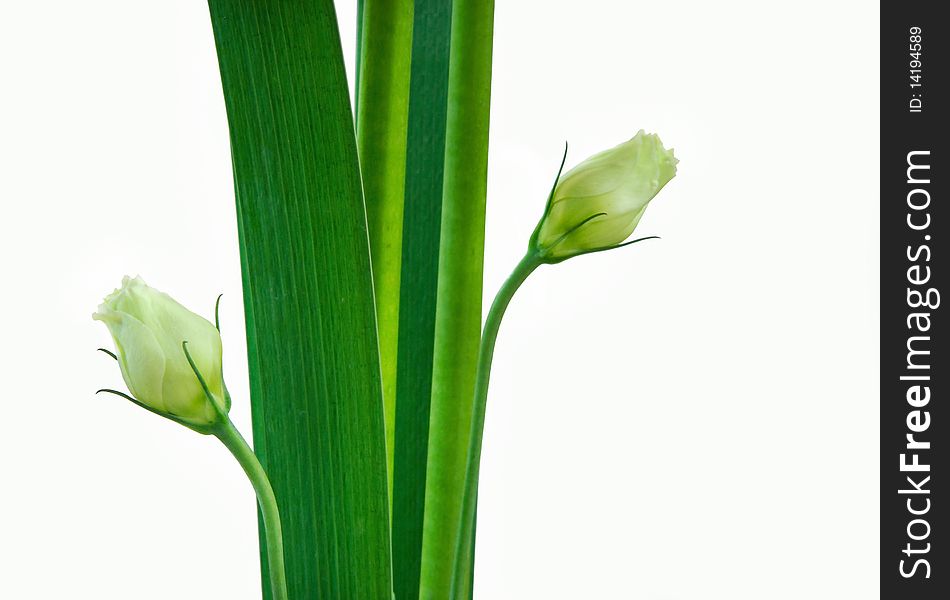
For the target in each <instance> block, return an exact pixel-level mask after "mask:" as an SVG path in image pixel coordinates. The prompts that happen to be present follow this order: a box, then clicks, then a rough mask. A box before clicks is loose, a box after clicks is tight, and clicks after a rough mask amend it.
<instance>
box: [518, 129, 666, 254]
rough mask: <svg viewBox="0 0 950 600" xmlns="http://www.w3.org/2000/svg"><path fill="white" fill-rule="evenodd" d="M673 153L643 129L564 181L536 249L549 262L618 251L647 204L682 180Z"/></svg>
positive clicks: (558, 186) (547, 213) (558, 185)
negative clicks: (666, 188) (598, 252)
mask: <svg viewBox="0 0 950 600" xmlns="http://www.w3.org/2000/svg"><path fill="white" fill-rule="evenodd" d="M677 162H679V161H677V160H676V158H674V156H673V151H672V150H666V149H665V148H664V147H663V143H662V142H660V138H659V137H657V135H656V134H646V133H644V132H643V130H642V129H641V130H640V131H639V132H638V133H637V135H635V136H634V137H633V139H631V140H629V141H627V142H624V143H623V144H620V145H619V146H617V147H615V148H612V149H610V150H607V151H604V152H601V153H600V154H595V155H594V156H592V157H590V158H588V159H587V160H585V161H584V162H582V163H581V164H579V165H577V166H576V167H574V168H573V169H571V170H570V171H568V172H567V173H566V174H564V175H563V176H562V177H559V179H558V181H557V183H556V184H555V187H554V190H553V191H552V193H551V196H550V198H549V199H548V205H547V208H546V209H545V212H544V216H543V217H541V222H540V223H538V226H537V228H536V229H535V231H534V234H533V235H532V236H531V247H532V248H533V249H534V250H535V251H536V252H537V253H538V256H539V258H541V259H542V260H544V261H545V262H552V263H554V262H560V261H562V260H565V259H568V258H570V257H572V256H577V255H579V254H585V253H588V252H597V251H599V250H607V249H610V248H615V247H617V246H619V245H621V244H622V243H623V241H624V240H626V239H627V238H628V237H629V236H630V234H631V233H633V230H634V229H635V228H636V227H637V223H639V222H640V217H642V216H643V212H644V211H645V210H646V207H647V204H649V203H650V200H652V199H653V197H654V196H656V194H657V193H658V192H659V191H660V190H661V189H663V186H664V185H666V184H667V183H668V182H669V181H670V180H671V179H673V176H674V175H676V163H677Z"/></svg>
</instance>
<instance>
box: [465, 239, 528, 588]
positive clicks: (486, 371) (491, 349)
mask: <svg viewBox="0 0 950 600" xmlns="http://www.w3.org/2000/svg"><path fill="white" fill-rule="evenodd" d="M539 265H541V260H540V259H539V258H538V256H537V254H535V253H533V252H528V254H527V255H525V257H524V258H522V259H521V262H519V263H518V266H516V267H515V269H514V271H512V272H511V275H509V276H508V279H506V280H505V283H503V284H502V286H501V289H499V290H498V294H497V295H496V296H495V301H494V302H492V305H491V309H489V311H488V317H487V318H486V319H485V327H484V328H483V329H482V341H481V345H480V346H479V349H478V368H477V370H476V372H475V397H474V401H473V406H472V432H471V436H470V437H469V442H468V460H467V463H466V467H465V488H464V493H463V496H462V520H461V522H460V523H459V536H458V544H457V545H456V548H455V568H454V572H455V573H454V575H453V577H452V598H453V599H459V598H464V597H468V594H469V586H468V584H466V582H465V579H466V571H467V569H468V567H469V565H468V564H466V560H465V559H464V557H466V556H468V553H469V551H472V547H471V546H472V539H473V537H474V535H475V504H476V499H477V497H478V472H479V463H480V462H481V456H482V435H483V434H484V432H485V407H486V405H487V403H488V381H489V378H490V377H491V362H492V356H493V355H494V353H495V340H496V339H498V329H499V327H500V326H501V319H502V317H504V315H505V309H507V308H508V304H509V303H510V302H511V298H512V297H513V296H514V295H515V292H516V291H518V288H520V287H521V284H522V283H524V280H525V279H527V278H528V275H530V274H531V273H532V272H534V270H535V269H537V268H538V266H539Z"/></svg>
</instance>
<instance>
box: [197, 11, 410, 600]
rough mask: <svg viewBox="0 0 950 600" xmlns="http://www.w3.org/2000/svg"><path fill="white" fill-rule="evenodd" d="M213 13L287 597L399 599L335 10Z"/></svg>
mask: <svg viewBox="0 0 950 600" xmlns="http://www.w3.org/2000/svg"><path fill="white" fill-rule="evenodd" d="M209 5H210V8H211V20H212V25H213V27H214V34H215V41H216V45H217V50H218V61H219V64H220V68H221V80H222V84H223V87H224V96H225V103H226V105H227V112H228V120H229V123H230V132H231V150H232V160H233V165H234V180H235V194H236V199H237V214H238V227H239V234H240V243H241V261H242V272H243V281H244V302H245V313H246V320H247V336H248V363H249V370H250V380H251V401H252V410H253V419H254V442H255V443H254V446H255V449H256V453H257V454H258V456H259V457H260V459H261V462H262V463H263V465H264V468H265V469H266V470H267V473H268V475H269V477H270V479H271V482H272V484H273V487H274V492H275V494H276V496H277V501H278V505H279V507H280V513H281V518H282V520H283V522H284V547H285V554H286V567H287V579H288V586H289V591H290V597H291V598H294V599H300V600H303V599H307V598H321V599H334V598H338V599H341V600H352V599H355V598H359V599H360V600H363V599H367V600H375V599H379V600H390V598H391V572H392V570H391V564H390V546H389V529H388V510H387V498H386V494H387V491H386V458H385V435H384V425H383V411H382V393H381V387H380V375H379V357H378V352H377V339H376V329H375V315H374V307H373V288H372V280H371V273H370V258H369V250H368V240H367V233H366V216H365V211H364V208H363V201H362V195H361V188H360V173H359V166H358V162H357V155H356V141H355V137H354V132H353V118H352V113H351V110H350V105H349V99H348V94H347V85H346V77H345V73H344V67H343V57H342V49H341V47H340V39H339V33H338V30H337V24H336V16H335V11H334V6H333V2H332V1H331V0H312V1H310V2H296V1H293V0H269V1H267V2H261V1H259V0H209ZM262 562H263V563H264V564H266V561H262ZM267 580H268V575H267V573H266V572H265V573H264V581H265V582H266V581H267ZM264 594H265V597H269V591H268V590H267V589H265V591H264Z"/></svg>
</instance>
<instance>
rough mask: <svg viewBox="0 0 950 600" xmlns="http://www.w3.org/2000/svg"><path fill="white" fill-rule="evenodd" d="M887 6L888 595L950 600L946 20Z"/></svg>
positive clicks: (902, 5)
mask: <svg viewBox="0 0 950 600" xmlns="http://www.w3.org/2000/svg"><path fill="white" fill-rule="evenodd" d="M938 6H940V5H939V4H938V3H936V2H934V3H925V2H897V1H893V0H885V2H883V3H882V8H881V174H880V176H881V457H880V459H881V555H880V556H881V598H882V599H895V600H930V599H934V600H936V599H938V598H939V599H941V600H944V599H946V598H950V587H948V585H947V581H948V579H950V565H948V564H947V557H948V552H947V548H946V545H947V544H948V543H950V534H947V533H946V532H945V530H944V528H945V527H946V524H947V523H948V521H947V519H944V518H943V515H945V514H948V512H950V506H946V504H947V503H948V499H947V496H946V494H945V490H946V488H947V485H946V480H947V477H948V475H950V474H948V467H950V462H948V460H947V457H946V454H947V448H948V447H950V425H948V424H947V422H946V421H947V419H950V410H947V409H944V408H943V404H945V403H947V402H950V398H948V392H950V384H948V380H950V371H948V369H947V367H948V364H947V361H946V354H945V351H944V348H945V347H946V344H945V343H943V338H944V336H946V335H948V334H947V331H948V328H947V326H946V325H945V321H946V317H944V315H943V313H944V310H943V308H942V307H941V306H940V304H941V298H940V292H941V290H942V287H943V285H944V282H945V281H947V279H948V278H947V275H946V271H947V270H948V269H950V262H948V261H947V260H946V251H947V248H948V244H947V242H946V237H947V235H950V228H948V227H947V223H946V219H947V218H948V216H950V211H948V210H947V209H946V208H945V203H946V202H948V201H950V198H948V197H947V191H948V190H947V185H946V179H947V173H948V169H947V162H948V156H947V153H946V136H947V126H946V121H947V120H946V117H945V115H944V114H943V113H944V112H945V111H946V110H947V109H948V108H950V107H948V104H947V101H948V96H947V86H946V73H947V68H948V66H950V63H948V61H947V60H946V58H947V57H946V40H947V33H948V32H947V29H948V28H947V21H946V19H941V18H938V12H937V11H938V9H937V7H938Z"/></svg>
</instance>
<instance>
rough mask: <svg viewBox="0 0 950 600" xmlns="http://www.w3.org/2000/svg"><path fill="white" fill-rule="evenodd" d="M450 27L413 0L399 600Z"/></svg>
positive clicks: (422, 469)
mask: <svg viewBox="0 0 950 600" xmlns="http://www.w3.org/2000/svg"><path fill="white" fill-rule="evenodd" d="M451 31H452V2H451V1H446V0H416V2H415V7H414V12H413V36H412V63H411V70H410V83H409V121H408V127H407V138H406V180H405V204H404V216H403V232H402V233H403V238H402V270H401V274H400V298H399V333H398V357H397V367H396V419H395V420H396V431H395V456H394V462H393V526H392V544H393V573H394V589H395V592H396V598H397V599H398V600H416V599H417V598H418V597H419V577H420V570H421V562H422V536H423V523H424V517H425V515H424V511H425V487H426V460H427V456H428V446H429V407H430V402H431V393H432V374H433V373H432V367H433V349H434V335H435V313H436V300H437V294H438V279H439V243H440V237H441V224H442V186H443V172H444V160H445V152H446V148H445V141H446V113H447V101H448V78H449V50H450V36H451Z"/></svg>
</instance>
